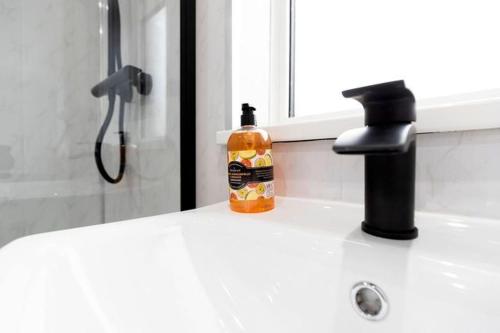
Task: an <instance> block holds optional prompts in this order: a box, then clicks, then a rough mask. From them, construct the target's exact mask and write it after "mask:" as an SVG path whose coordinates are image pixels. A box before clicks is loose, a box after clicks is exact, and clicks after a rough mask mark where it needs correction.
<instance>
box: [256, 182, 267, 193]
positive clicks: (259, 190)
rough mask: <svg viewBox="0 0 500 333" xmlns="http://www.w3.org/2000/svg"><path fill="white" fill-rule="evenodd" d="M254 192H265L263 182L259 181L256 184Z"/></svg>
mask: <svg viewBox="0 0 500 333" xmlns="http://www.w3.org/2000/svg"><path fill="white" fill-rule="evenodd" d="M255 192H257V194H264V192H266V185H265V184H263V183H260V184H259V185H257V188H256V189H255Z"/></svg>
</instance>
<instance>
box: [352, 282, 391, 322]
mask: <svg viewBox="0 0 500 333" xmlns="http://www.w3.org/2000/svg"><path fill="white" fill-rule="evenodd" d="M351 303H352V306H353V308H354V310H355V311H356V312H357V313H358V314H359V315H360V316H361V317H363V318H365V319H368V320H382V319H384V318H385V316H386V315H387V312H388V311H389V303H388V301H387V297H386V296H385V294H384V292H383V291H382V289H380V288H379V287H378V286H377V285H375V284H373V283H371V282H367V281H362V282H358V283H356V284H355V285H354V286H353V287H352V290H351Z"/></svg>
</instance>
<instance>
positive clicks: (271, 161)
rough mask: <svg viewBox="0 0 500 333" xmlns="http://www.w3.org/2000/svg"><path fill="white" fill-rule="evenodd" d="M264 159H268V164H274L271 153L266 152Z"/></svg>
mask: <svg viewBox="0 0 500 333" xmlns="http://www.w3.org/2000/svg"><path fill="white" fill-rule="evenodd" d="M264 160H265V161H266V165H267V166H271V165H273V158H272V157H271V155H269V154H266V156H264Z"/></svg>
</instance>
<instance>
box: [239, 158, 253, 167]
mask: <svg viewBox="0 0 500 333" xmlns="http://www.w3.org/2000/svg"><path fill="white" fill-rule="evenodd" d="M241 164H243V165H244V166H246V167H247V168H251V167H252V161H250V160H241Z"/></svg>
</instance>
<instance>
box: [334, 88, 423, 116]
mask: <svg viewBox="0 0 500 333" xmlns="http://www.w3.org/2000/svg"><path fill="white" fill-rule="evenodd" d="M342 95H343V96H344V97H346V98H354V99H355V100H357V101H358V102H360V103H361V104H362V105H363V108H364V109H365V125H367V126H376V125H388V124H397V123H410V122H413V121H415V120H416V113H415V97H414V96H413V94H412V92H411V91H410V90H409V89H407V88H406V87H405V82H404V81H403V80H400V81H392V82H386V83H381V84H375V85H372V86H366V87H361V88H356V89H350V90H346V91H343V92H342Z"/></svg>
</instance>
